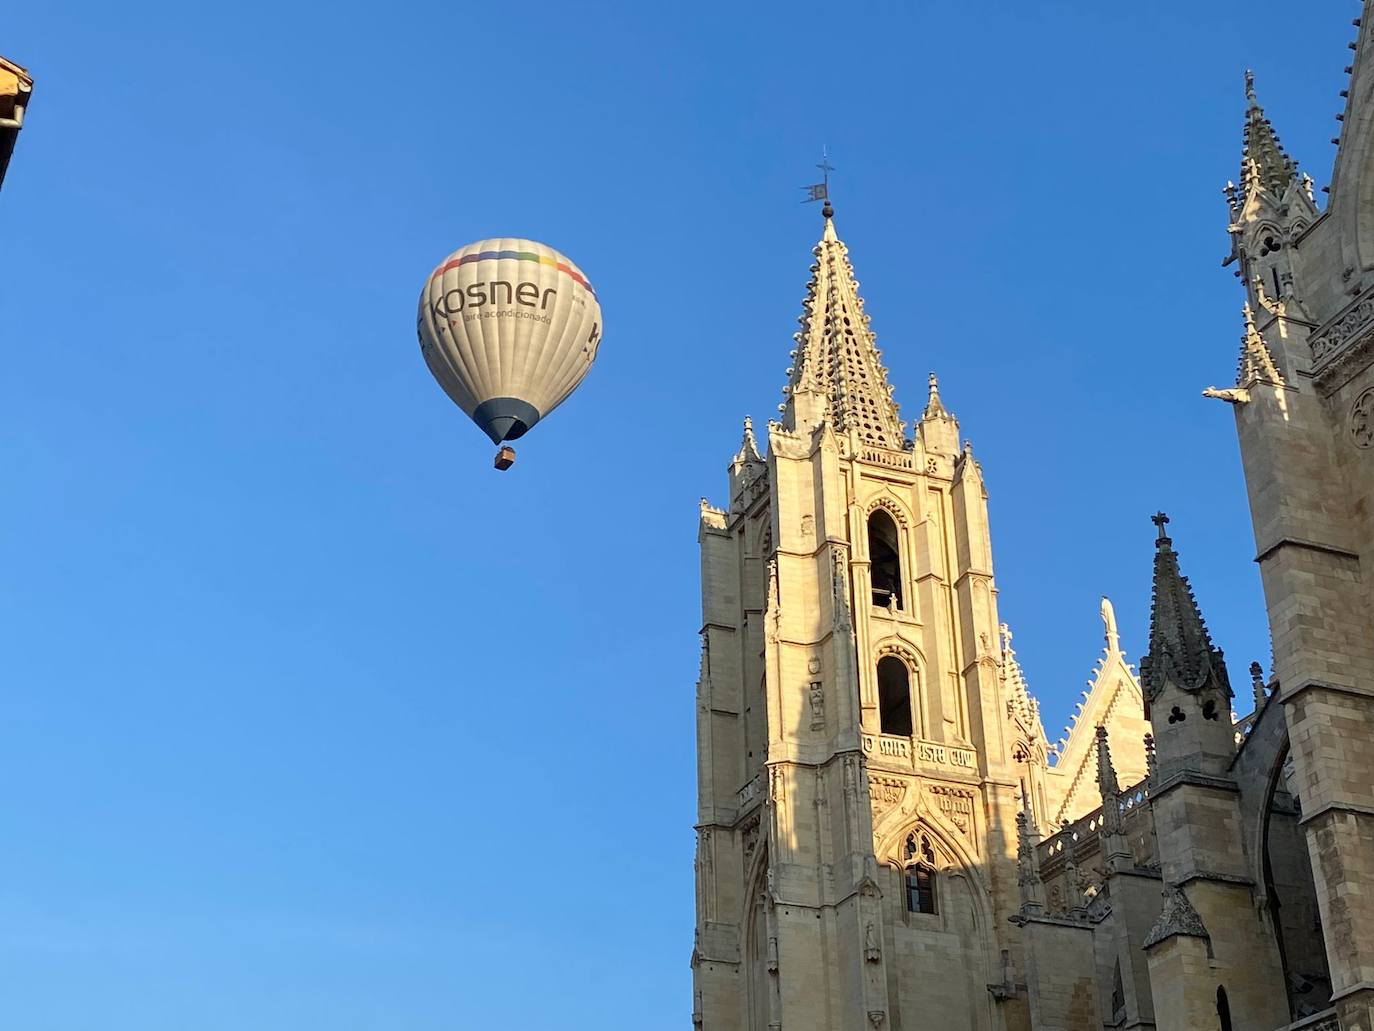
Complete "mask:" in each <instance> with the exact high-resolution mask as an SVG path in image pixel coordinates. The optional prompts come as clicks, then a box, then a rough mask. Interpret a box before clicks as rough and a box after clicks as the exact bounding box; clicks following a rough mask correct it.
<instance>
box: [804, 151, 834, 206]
mask: <svg viewBox="0 0 1374 1031" xmlns="http://www.w3.org/2000/svg"><path fill="white" fill-rule="evenodd" d="M816 167H817V168H819V169H820V170H821V181H820V182H818V183H812V184H811V185H810V186H803V187H802V189H803V190H805V191H806V200H804V201H802V203H803V204H810V203H811V202H812V201H817V200H821V201H825V209H824V210H823V211H822V212H821V214H823V215H825V217H826V218H829V217H830V214H831V211H830V173H831V172H833V171H835V166H834V165H832V164H831V163H830V155H829V154H828V153H827V152H826V148H825V147H821V163H820V164H819V165H817V166H816Z"/></svg>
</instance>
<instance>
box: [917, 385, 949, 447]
mask: <svg viewBox="0 0 1374 1031" xmlns="http://www.w3.org/2000/svg"><path fill="white" fill-rule="evenodd" d="M917 432H918V433H919V434H920V438H921V442H922V444H924V446H925V451H926V453H927V454H931V455H948V456H949V457H951V458H952V457H956V456H958V455H959V454H960V448H959V420H958V419H956V418H955V417H954V414H953V413H952V412H951V411H950V410H949V409H947V408H946V407H945V403H944V401H942V400H941V399H940V381H939V380H938V379H936V378H935V373H933V372H932V373H931V374H930V392H929V394H928V396H927V398H926V410H925V411H924V412H923V413H922V414H921V422H920V424H919V426H918V427H917Z"/></svg>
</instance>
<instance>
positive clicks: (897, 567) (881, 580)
mask: <svg viewBox="0 0 1374 1031" xmlns="http://www.w3.org/2000/svg"><path fill="white" fill-rule="evenodd" d="M900 540H901V538H900V537H899V536H898V535H897V524H896V523H894V522H893V521H892V516H890V515H888V514H887V513H886V512H885V511H883V510H882V509H881V508H877V509H874V510H873V514H872V515H870V516H869V517H868V559H869V563H870V565H869V574H870V576H871V578H872V580H873V604H874V605H878V606H880V607H882V608H887V606H888V603H889V602H891V603H893V604H895V605H896V606H897V608H899V609H900V608H901V607H902V560H901V548H900V545H899V543H898V542H899V541H900Z"/></svg>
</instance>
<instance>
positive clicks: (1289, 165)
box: [1240, 71, 1298, 197]
mask: <svg viewBox="0 0 1374 1031" xmlns="http://www.w3.org/2000/svg"><path fill="white" fill-rule="evenodd" d="M1245 98H1246V99H1247V100H1248V101H1249V102H1250V106H1249V108H1248V110H1246V112H1245V144H1244V147H1243V148H1242V151H1241V159H1240V184H1241V189H1242V190H1243V191H1245V192H1247V193H1248V192H1249V191H1251V190H1255V189H1266V190H1269V191H1270V192H1271V193H1273V194H1274V196H1276V197H1281V196H1283V194H1284V191H1286V190H1287V189H1288V187H1289V186H1290V185H1291V184H1292V182H1293V180H1294V179H1296V178H1297V175H1298V163H1297V162H1296V161H1294V160H1293V159H1292V158H1290V157H1289V156H1288V155H1287V154H1286V153H1285V152H1284V149H1283V145H1282V144H1280V143H1279V137H1278V134H1277V133H1275V132H1274V126H1273V125H1272V124H1271V123H1270V121H1269V119H1268V118H1266V117H1265V116H1264V108H1262V107H1260V104H1259V100H1258V99H1256V97H1255V73H1254V72H1251V71H1247V72H1246V73H1245Z"/></svg>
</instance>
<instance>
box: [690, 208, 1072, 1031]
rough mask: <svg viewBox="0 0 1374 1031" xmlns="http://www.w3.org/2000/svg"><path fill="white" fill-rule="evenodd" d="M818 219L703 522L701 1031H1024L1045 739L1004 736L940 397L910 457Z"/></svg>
mask: <svg viewBox="0 0 1374 1031" xmlns="http://www.w3.org/2000/svg"><path fill="white" fill-rule="evenodd" d="M824 214H825V229H824V233H823V235H822V237H821V241H820V243H819V244H818V245H817V246H816V248H815V250H814V251H813V254H814V255H815V263H814V264H813V265H812V266H811V280H810V282H809V283H808V284H807V296H806V300H805V302H804V305H803V312H802V317H801V319H800V322H801V332H799V333H798V334H797V335H796V341H797V348H796V350H795V351H793V352H792V366H791V368H789V369H788V373H787V374H788V385H787V387H786V388H785V391H784V393H785V394H786V398H787V400H786V404H785V405H783V407H782V412H783V415H782V420H781V422H774V423H770V424H769V427H768V449H767V456H766V457H764V456H763V455H761V454H760V452H759V449H758V445H757V442H756V440H755V437H754V432H753V428H752V426H751V425H750V424H749V423H748V422H747V421H746V423H745V428H744V439H743V442H742V444H741V446H740V450H739V453H738V454H736V455H735V456H734V459H733V461H732V462H731V464H730V470H729V473H730V477H729V478H730V502H729V505H728V507H727V508H713V507H711V506H710V505H708V504H707V503H706V502H705V501H703V502H702V507H701V527H700V542H701V578H702V610H703V616H702V620H703V626H702V632H701V633H702V659H701V678H700V682H699V685H698V693H697V728H698V729H697V735H698V793H699V811H698V822H697V828H698V845H697V860H696V878H697V934H696V947H695V949H694V951H693V955H692V967H693V979H694V1012H693V1019H694V1022H695V1023H696V1025H697V1026H698V1027H702V1028H704V1029H705V1031H770V1029H778V1028H786V1031H837V1029H843V1031H875V1029H877V1031H890V1029H900V1028H907V1029H911V1028H915V1027H917V1026H921V1024H920V1022H921V1020H922V1019H923V1018H922V1014H926V1015H932V1014H938V1015H939V1024H940V1026H941V1027H945V1028H951V1029H960V1031H963V1029H970V1031H972V1029H980V1031H981V1029H988V1031H992V1029H1001V1028H1008V1027H1013V1028H1023V1027H1027V1026H1028V1022H1029V1011H1028V1009H1027V1005H1026V1002H1025V996H1024V992H1018V991H1017V985H1016V983H1015V982H1016V981H1017V980H1018V979H1019V978H1018V976H1017V975H1016V973H1014V972H1015V971H1017V970H1019V969H1020V968H1021V965H1022V964H1021V948H1020V933H1021V932H1020V931H1019V930H1018V928H1017V926H1015V925H1014V924H1012V923H1011V922H1010V920H1009V918H1010V917H1011V916H1012V915H1013V914H1014V913H1016V912H1017V906H1018V902H1019V898H1018V888H1017V867H1016V853H1017V837H1016V822H1017V815H1018V812H1019V811H1020V809H1021V807H1022V806H1023V805H1025V806H1026V808H1027V809H1028V810H1029V811H1030V812H1031V813H1032V816H1033V819H1034V821H1035V822H1042V820H1043V817H1039V816H1035V814H1036V813H1043V812H1044V811H1045V809H1046V807H1047V805H1048V803H1047V800H1046V794H1045V792H1046V788H1045V785H1044V783H1043V780H1044V777H1043V773H1044V737H1043V731H1041V730H1040V729H1039V720H1038V717H1035V718H1033V719H1031V720H1029V721H1027V720H1018V719H1015V718H1013V714H1014V713H1016V712H1019V711H1020V710H1019V709H1018V707H1017V705H1016V704H1015V699H1012V698H1011V697H1010V696H1011V694H1012V693H1013V691H1012V689H1011V688H1010V687H1009V685H1008V683H1007V680H1006V676H1005V670H1004V663H1003V661H1002V659H1003V650H1002V649H1003V641H1002V638H1001V637H1000V635H999V622H998V617H997V588H996V586H995V584H994V581H993V572H992V550H991V546H990V543H989V535H988V516H987V495H986V491H985V489H984V485H983V478H982V472H981V470H980V468H979V465H978V462H977V461H976V460H975V459H974V457H973V453H972V450H971V448H970V447H969V445H967V444H964V445H963V446H962V447H961V445H960V440H959V424H958V422H957V421H956V419H955V418H954V416H953V415H952V414H951V413H950V412H949V411H948V410H947V409H946V408H945V406H944V404H943V403H942V401H941V398H940V394H939V390H938V388H937V385H936V382H935V378H934V376H932V377H931V380H930V393H929V399H928V401H927V403H926V408H925V411H924V413H923V415H922V416H921V418H920V420H919V421H918V422H917V424H916V426H915V432H914V438H912V437H907V435H906V424H905V423H903V422H902V421H901V419H900V418H899V415H898V408H897V405H896V403H895V401H894V400H893V389H892V387H891V386H890V385H889V384H888V379H887V370H886V369H885V368H884V367H883V365H882V356H881V354H880V352H879V351H878V349H877V347H876V345H875V341H874V336H873V333H872V331H871V330H870V328H869V318H868V316H867V315H865V314H864V303H863V300H862V298H861V297H860V296H859V284H858V283H857V282H856V281H855V279H854V273H853V269H852V267H851V266H850V262H849V257H848V251H847V249H846V248H845V245H844V244H843V243H842V242H841V241H840V240H839V238H838V237H837V236H836V233H835V226H834V223H833V221H832V215H833V212H832V211H831V210H830V209H829V207H828V205H827V207H826V209H825V211H824ZM1021 708H1024V706H1022V707H1021ZM1028 724H1031V725H1033V726H1028ZM1023 800H1024V801H1023Z"/></svg>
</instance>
